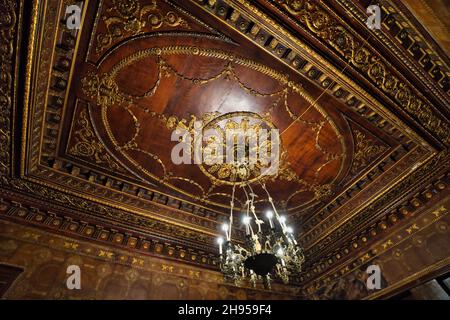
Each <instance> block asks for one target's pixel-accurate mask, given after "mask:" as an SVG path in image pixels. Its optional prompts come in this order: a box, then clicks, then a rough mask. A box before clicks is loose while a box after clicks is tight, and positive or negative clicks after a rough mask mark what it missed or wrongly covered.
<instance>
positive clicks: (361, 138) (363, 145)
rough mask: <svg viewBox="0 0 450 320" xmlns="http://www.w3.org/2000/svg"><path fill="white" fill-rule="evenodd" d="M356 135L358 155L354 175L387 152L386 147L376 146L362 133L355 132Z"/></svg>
mask: <svg viewBox="0 0 450 320" xmlns="http://www.w3.org/2000/svg"><path fill="white" fill-rule="evenodd" d="M355 134H356V148H355V149H356V153H355V157H354V159H353V166H352V170H351V171H352V173H357V172H358V171H359V170H361V169H363V168H365V167H367V166H368V165H369V164H370V162H371V161H373V160H374V159H375V158H376V157H378V156H379V155H380V154H381V153H383V152H384V151H386V149H387V148H386V147H385V146H381V145H375V144H374V142H373V141H372V140H370V139H368V138H367V137H366V136H365V135H364V134H363V133H362V132H360V131H358V130H355Z"/></svg>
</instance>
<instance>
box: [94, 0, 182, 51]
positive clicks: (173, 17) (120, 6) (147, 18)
mask: <svg viewBox="0 0 450 320" xmlns="http://www.w3.org/2000/svg"><path fill="white" fill-rule="evenodd" d="M158 2H159V1H157V0H152V1H151V4H148V5H143V6H142V5H141V4H140V2H139V1H137V0H128V1H119V0H113V5H112V6H111V7H110V8H108V9H106V11H107V12H113V13H114V15H112V16H109V17H103V21H104V23H105V26H106V33H100V34H99V35H98V36H97V47H96V52H97V53H100V52H102V51H103V50H105V48H107V47H108V46H110V45H111V43H112V42H113V41H114V40H116V39H120V38H122V37H123V36H124V35H125V33H127V34H129V35H130V36H135V35H138V34H141V33H143V29H144V28H145V27H147V26H148V27H150V28H151V29H152V30H157V29H160V28H161V27H163V26H164V27H178V26H182V27H184V28H186V29H190V27H189V24H188V23H187V22H186V20H184V19H183V18H181V17H180V16H179V15H178V14H177V13H175V12H174V11H167V12H163V11H162V10H161V9H160V8H159V7H158Z"/></svg>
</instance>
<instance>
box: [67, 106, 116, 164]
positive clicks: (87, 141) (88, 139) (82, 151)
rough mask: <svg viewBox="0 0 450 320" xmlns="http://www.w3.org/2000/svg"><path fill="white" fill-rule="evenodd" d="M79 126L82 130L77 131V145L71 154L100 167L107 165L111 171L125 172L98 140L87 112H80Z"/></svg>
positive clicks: (71, 150)
mask: <svg viewBox="0 0 450 320" xmlns="http://www.w3.org/2000/svg"><path fill="white" fill-rule="evenodd" d="M77 124H78V125H79V126H80V127H81V129H79V130H77V131H75V145H74V146H73V147H72V148H71V149H70V150H69V154H71V155H73V156H81V157H86V158H89V159H91V160H93V161H94V162H95V163H96V164H98V165H107V166H108V168H109V169H111V170H115V171H123V169H122V168H121V167H120V166H119V165H118V164H117V163H116V162H115V161H114V160H113V159H112V157H111V156H110V155H109V154H108V151H107V150H106V149H105V147H104V145H103V144H102V143H100V142H99V141H98V140H97V136H96V135H95V133H94V130H93V129H92V126H91V123H90V120H89V117H88V114H87V111H86V110H83V111H81V112H80V118H79V120H78V122H77Z"/></svg>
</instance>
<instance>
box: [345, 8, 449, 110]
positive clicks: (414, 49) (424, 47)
mask: <svg viewBox="0 0 450 320" xmlns="http://www.w3.org/2000/svg"><path fill="white" fill-rule="evenodd" d="M337 3H338V4H339V5H340V6H342V7H343V8H345V10H346V11H347V12H348V14H350V15H351V16H353V17H355V18H356V19H357V20H358V21H359V25H360V26H361V29H362V28H364V27H365V23H366V20H367V15H366V12H365V10H362V9H363V8H361V7H360V6H358V5H355V4H354V3H353V2H351V1H347V0H338V1H337ZM381 8H382V10H383V14H384V15H385V16H386V17H385V19H384V25H385V26H386V27H387V28H386V29H387V30H389V32H390V33H391V35H390V34H389V32H386V29H380V30H374V35H376V36H377V37H378V39H379V40H380V43H381V44H382V45H384V46H385V47H387V48H388V49H389V50H390V51H391V52H392V53H393V56H394V57H397V58H399V59H401V61H402V62H403V63H404V64H405V66H407V67H408V69H409V70H412V71H413V72H414V74H415V75H416V76H418V77H419V78H420V79H421V80H422V81H423V82H424V83H425V84H426V86H427V87H428V89H430V90H431V92H432V93H433V94H434V95H436V97H439V101H440V103H442V104H443V105H448V104H449V103H450V98H449V95H448V89H449V87H448V85H446V84H445V82H446V81H447V80H446V78H448V76H447V75H448V73H449V70H448V62H447V60H448V59H446V58H445V56H442V54H441V53H440V52H435V50H433V49H432V46H431V45H430V44H429V41H427V40H426V39H425V38H424V37H423V35H422V34H421V32H420V31H419V30H417V28H416V27H415V25H414V23H412V22H411V21H409V19H408V18H407V17H406V16H405V15H404V14H403V13H402V12H401V10H399V9H398V7H397V4H396V3H395V1H394V2H393V1H389V2H386V1H384V2H383V3H381ZM398 17H401V18H400V19H401V22H399V21H397V20H398V19H399V18H398ZM396 18H397V20H396ZM394 30H395V31H394ZM411 31H412V32H413V34H410V33H411ZM393 34H395V35H393ZM392 38H394V39H392ZM400 46H403V50H404V49H405V47H406V49H407V53H409V54H405V53H404V51H403V50H402V48H401V47H400ZM427 57H428V58H429V59H430V60H431V61H433V65H434V66H435V67H429V66H428V63H427V62H428V61H427V60H425V59H427ZM425 66H427V68H425ZM441 69H443V70H441ZM439 75H440V76H439ZM436 78H437V79H438V80H436Z"/></svg>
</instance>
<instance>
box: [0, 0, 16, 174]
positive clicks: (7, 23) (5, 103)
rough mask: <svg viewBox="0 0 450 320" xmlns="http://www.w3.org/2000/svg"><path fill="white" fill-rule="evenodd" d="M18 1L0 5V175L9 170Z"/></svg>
mask: <svg viewBox="0 0 450 320" xmlns="http://www.w3.org/2000/svg"><path fill="white" fill-rule="evenodd" d="M18 7H19V4H18V2H17V1H16V2H14V1H2V4H1V6H0V17H1V18H0V39H1V43H2V50H0V70H1V76H0V175H7V174H9V172H10V164H11V161H10V156H11V154H10V144H11V132H10V130H11V119H10V114H11V105H12V103H13V102H12V101H13V99H12V97H11V91H12V90H11V89H12V87H13V78H14V77H13V73H14V67H13V61H14V60H13V55H14V52H15V50H14V38H15V37H16V36H17V35H16V23H17V15H16V10H17V9H18Z"/></svg>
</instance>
